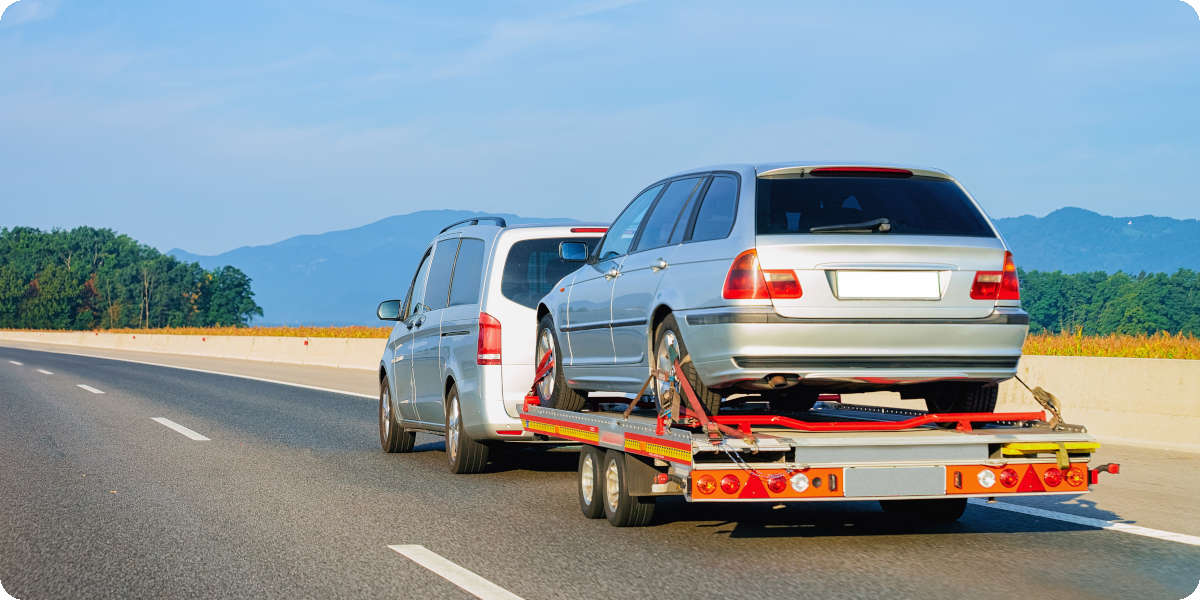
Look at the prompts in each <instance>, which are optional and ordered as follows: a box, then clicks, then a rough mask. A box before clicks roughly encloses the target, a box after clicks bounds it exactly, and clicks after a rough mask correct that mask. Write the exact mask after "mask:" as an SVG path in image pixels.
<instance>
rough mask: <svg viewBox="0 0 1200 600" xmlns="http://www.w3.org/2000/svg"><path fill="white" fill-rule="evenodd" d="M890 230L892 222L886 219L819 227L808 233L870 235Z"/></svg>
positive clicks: (810, 228) (811, 228)
mask: <svg viewBox="0 0 1200 600" xmlns="http://www.w3.org/2000/svg"><path fill="white" fill-rule="evenodd" d="M891 230H892V222H891V221H889V220H888V219H887V217H880V218H878V219H871V220H870V221H863V222H861V223H842V224H840V225H821V226H820V227H809V228H808V232H809V233H871V232H873V231H878V232H880V233H887V232H889V231H891Z"/></svg>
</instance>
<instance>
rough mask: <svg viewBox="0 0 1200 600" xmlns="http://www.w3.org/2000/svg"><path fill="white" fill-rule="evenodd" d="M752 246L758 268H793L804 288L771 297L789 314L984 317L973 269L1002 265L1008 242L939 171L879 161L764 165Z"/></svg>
mask: <svg viewBox="0 0 1200 600" xmlns="http://www.w3.org/2000/svg"><path fill="white" fill-rule="evenodd" d="M756 183H757V190H756V215H755V216H756V233H757V236H756V241H755V245H756V251H757V253H758V258H759V263H760V266H761V268H762V269H764V270H774V269H784V270H792V271H794V272H795V274H796V277H797V279H798V281H799V283H800V286H801V290H802V295H801V297H799V298H795V299H773V300H772V303H773V305H774V307H775V311H776V312H777V313H779V314H780V315H782V316H785V317H794V318H834V319H846V318H869V319H911V318H917V319H962V318H979V317H985V316H987V315H988V314H990V313H991V312H992V310H993V307H994V305H995V302H994V301H992V300H974V299H972V298H971V295H970V292H971V285H972V283H973V282H974V278H975V272H976V271H999V270H1001V269H1002V268H1003V265H1004V258H1005V248H1004V245H1003V243H1002V242H1001V240H1000V239H999V237H998V236H997V234H996V232H995V230H994V229H993V228H992V226H991V224H990V223H989V222H988V220H987V218H986V217H985V216H984V215H983V213H982V211H980V209H979V208H978V207H977V206H976V205H975V203H974V202H973V201H972V200H971V199H970V197H968V196H967V194H966V192H965V191H963V190H962V188H961V187H960V186H959V185H958V184H957V183H956V182H954V181H953V180H952V179H949V178H948V177H946V176H944V175H941V174H939V173H936V172H923V171H916V172H914V171H910V170H903V169H880V168H851V167H844V168H824V169H822V168H809V169H781V170H779V171H776V172H771V171H768V172H766V173H761V174H760V175H759V177H758V179H757V182H756Z"/></svg>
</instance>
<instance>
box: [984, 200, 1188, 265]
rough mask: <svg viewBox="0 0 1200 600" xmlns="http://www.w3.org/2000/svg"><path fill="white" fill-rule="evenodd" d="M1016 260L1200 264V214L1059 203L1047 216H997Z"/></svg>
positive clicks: (1029, 262)
mask: <svg viewBox="0 0 1200 600" xmlns="http://www.w3.org/2000/svg"><path fill="white" fill-rule="evenodd" d="M996 227H997V228H999V229H1000V233H1001V234H1003V235H1004V239H1005V241H1007V242H1008V245H1009V247H1011V248H1012V251H1013V258H1014V260H1015V262H1016V263H1017V266H1018V267H1020V268H1022V269H1025V270H1027V271H1033V270H1037V271H1064V272H1067V273H1078V272H1082V271H1106V272H1109V273H1113V272H1116V271H1124V272H1126V273H1132V274H1136V273H1139V272H1141V271H1146V272H1148V273H1158V272H1164V273H1173V272H1175V271H1176V270H1178V269H1180V268H1185V269H1192V270H1194V271H1195V270H1200V220H1196V219H1183V220H1181V219H1172V218H1169V217H1155V216H1151V215H1143V216H1140V217H1109V216H1106V215H1101V214H1098V213H1094V212H1092V211H1090V210H1084V209H1082V208H1074V207H1067V208H1060V209H1058V210H1056V211H1054V212H1052V213H1050V214H1048V215H1046V216H1044V217H1034V216H1031V215H1023V216H1020V217H1009V218H1004V219H996Z"/></svg>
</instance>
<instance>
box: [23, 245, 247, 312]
mask: <svg viewBox="0 0 1200 600" xmlns="http://www.w3.org/2000/svg"><path fill="white" fill-rule="evenodd" d="M262 314H263V312H262V308H261V307H259V305H258V304H256V303H255V302H254V292H253V291H252V290H251V289H250V278H249V277H247V276H246V274H245V273H243V272H241V271H240V270H238V269H236V268H234V267H230V266H225V267H221V268H219V269H214V270H212V271H209V270H206V269H204V268H203V267H201V266H200V265H199V264H197V263H185V262H182V261H180V260H179V259H176V258H175V257H173V256H168V255H166V254H163V253H161V252H159V251H158V250H156V249H154V248H151V247H150V246H147V245H145V244H140V243H138V242H137V241H136V240H134V239H133V238H130V237H129V236H127V235H119V234H117V233H115V232H114V231H112V230H110V229H96V228H93V227H76V228H74V229H70V230H54V231H48V232H46V231H41V230H38V229H34V228H32V227H14V228H12V229H8V228H4V227H0V328H11V329H97V328H100V329H113V328H123V327H132V328H151V327H209V326H215V325H226V326H229V325H232V326H245V325H247V324H249V322H250V319H251V318H252V317H253V316H256V315H257V316H262Z"/></svg>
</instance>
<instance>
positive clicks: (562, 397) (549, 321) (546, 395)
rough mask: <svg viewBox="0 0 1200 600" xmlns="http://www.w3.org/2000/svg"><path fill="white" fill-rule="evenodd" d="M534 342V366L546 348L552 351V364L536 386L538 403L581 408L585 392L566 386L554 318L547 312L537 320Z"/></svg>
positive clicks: (571, 408)
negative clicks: (535, 345)
mask: <svg viewBox="0 0 1200 600" xmlns="http://www.w3.org/2000/svg"><path fill="white" fill-rule="evenodd" d="M536 344H537V347H536V348H535V350H534V355H533V356H534V360H535V363H534V368H536V367H537V365H538V364H541V362H542V357H543V356H545V352H546V350H547V349H550V350H552V351H553V352H554V366H553V367H552V368H551V370H550V372H549V373H547V375H546V378H545V379H543V380H542V381H541V382H540V383H538V385H537V387H536V391H537V395H538V403H539V404H540V405H541V406H545V407H546V408H557V409H561V410H582V409H583V407H584V406H587V399H588V398H587V394H586V393H580V392H577V391H575V390H573V389H571V388H569V387H567V378H566V376H564V375H563V370H562V352H561V351H560V350H559V348H560V346H559V344H558V336H557V335H555V334H554V319H553V318H551V317H550V315H549V314H545V315H542V318H541V320H540V321H538V333H537V342H536Z"/></svg>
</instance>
